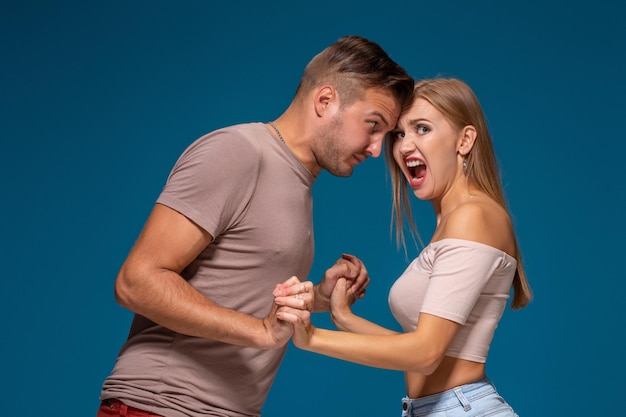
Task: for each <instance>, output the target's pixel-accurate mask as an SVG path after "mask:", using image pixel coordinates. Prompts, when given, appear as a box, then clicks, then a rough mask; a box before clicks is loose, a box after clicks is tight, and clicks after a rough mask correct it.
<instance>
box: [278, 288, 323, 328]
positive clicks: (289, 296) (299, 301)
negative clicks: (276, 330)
mask: <svg viewBox="0 0 626 417" xmlns="http://www.w3.org/2000/svg"><path fill="white" fill-rule="evenodd" d="M273 294H274V303H275V304H276V305H277V306H278V311H277V312H276V317H277V318H278V319H280V320H284V321H286V322H289V323H291V324H294V325H295V324H300V325H301V326H307V325H309V324H310V323H311V311H313V300H314V295H313V283H312V282H310V281H304V282H301V281H300V280H299V279H298V278H297V277H295V276H294V277H291V278H289V279H288V280H287V281H285V282H283V283H282V284H276V287H275V288H274V293H273Z"/></svg>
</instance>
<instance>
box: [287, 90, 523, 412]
mask: <svg viewBox="0 0 626 417" xmlns="http://www.w3.org/2000/svg"><path fill="white" fill-rule="evenodd" d="M387 140H388V143H387V147H386V152H387V160H388V163H389V166H390V168H391V173H392V175H391V178H392V183H393V190H394V192H393V203H394V204H393V207H394V208H393V214H394V218H395V221H396V232H397V237H398V241H399V242H401V243H402V244H404V243H405V239H404V235H403V225H402V220H403V218H406V219H407V221H408V222H409V224H410V226H411V230H412V232H413V233H417V230H416V227H415V224H414V222H413V219H412V216H411V212H410V203H409V201H408V189H409V188H410V189H411V190H412V191H413V194H415V196H416V197H417V198H418V199H420V200H430V201H431V203H432V205H433V208H434V210H435V214H436V219H437V226H436V229H435V231H434V233H433V236H432V239H431V241H430V243H429V244H428V245H427V246H426V247H425V248H424V249H423V250H422V252H421V253H420V255H419V256H418V257H417V258H416V259H415V260H414V261H413V262H412V263H411V264H410V265H409V267H408V268H407V269H406V271H405V272H404V273H403V274H402V276H400V278H399V279H398V280H397V281H396V282H395V284H394V285H393V287H392V288H391V292H390V294H389V303H390V307H391V310H392V312H393V314H394V316H395V317H396V319H397V320H398V321H399V322H400V324H401V325H402V328H403V330H404V333H397V332H394V331H391V330H388V329H385V328H382V327H380V326H378V325H376V324H374V323H371V322H369V321H367V320H365V319H363V318H360V317H358V316H355V315H354V314H353V313H352V311H351V309H350V306H351V304H352V302H353V301H354V299H353V297H352V294H351V291H350V289H349V288H347V285H346V281H345V280H343V279H341V280H339V281H338V282H337V285H336V287H335V289H334V291H333V293H332V296H331V300H330V303H331V312H332V316H331V317H332V320H333V322H334V323H335V325H336V326H337V327H338V328H339V330H340V331H331V330H325V329H317V328H315V327H313V326H312V325H311V324H310V323H303V322H302V320H301V319H298V318H297V317H296V316H295V315H293V314H291V312H290V310H289V308H290V307H289V306H291V307H293V305H294V301H293V298H294V295H295V297H296V298H299V297H300V296H299V295H296V294H295V293H296V292H297V290H296V288H298V286H295V285H294V286H291V287H289V286H287V285H283V286H280V287H278V288H277V289H276V291H275V295H276V303H277V304H278V305H281V306H283V307H281V309H279V313H278V316H279V317H280V318H281V319H283V320H286V321H290V322H292V323H293V324H294V325H295V329H296V331H295V333H294V337H293V341H294V343H295V345H296V346H298V347H300V348H302V349H305V350H309V351H312V352H317V353H320V354H324V355H327V356H331V357H334V358H338V359H343V360H347V361H351V362H355V363H359V364H363V365H367V366H373V367H378V368H385V369H395V370H402V371H404V372H405V379H406V388H407V397H406V398H404V399H403V414H402V415H403V416H418V415H419V416H432V415H437V416H440V415H446V416H457V415H459V416H461V415H463V416H473V415H486V414H482V413H487V412H488V413H489V414H488V415H490V416H516V414H515V412H514V411H513V409H512V408H511V407H510V406H509V405H508V404H507V403H506V402H505V400H504V399H502V398H501V397H500V396H499V395H498V393H497V391H496V390H495V388H494V386H493V385H492V384H491V382H490V380H489V379H488V378H487V377H486V376H485V362H486V359H487V353H488V350H489V346H490V344H491V341H492V339H493V334H494V331H495V328H496V327H497V324H498V321H499V320H500V318H501V317H502V313H503V311H504V308H505V304H506V300H507V299H508V298H509V292H510V290H511V287H513V290H514V295H513V299H512V302H511V306H512V308H513V309H518V308H522V307H524V306H526V304H527V303H528V302H529V301H530V299H531V298H532V294H531V290H530V287H529V285H528V282H527V281H526V277H525V274H524V269H523V266H522V261H521V255H520V251H519V248H518V244H517V239H516V237H515V233H514V230H513V225H512V223H511V218H510V215H509V212H508V209H507V206H506V202H505V199H504V193H503V190H502V186H501V182H500V178H499V175H498V169H497V164H496V160H495V155H494V151H493V145H492V142H491V138H490V136H489V132H488V130H487V126H486V122H485V117H484V115H483V112H482V110H481V107H480V104H479V102H478V99H477V98H476V96H475V94H474V93H473V91H472V90H471V88H470V87H469V86H468V85H467V84H465V83H464V82H463V81H460V80H458V79H431V80H423V81H421V82H418V83H417V84H416V85H415V91H414V98H413V101H412V104H411V105H410V106H409V107H408V108H407V109H404V111H403V112H402V115H401V116H400V119H399V120H398V125H397V128H396V129H395V131H394V132H392V134H390V135H389V137H388V139H387ZM418 237H419V235H418ZM303 308H305V306H303ZM305 326H306V327H305ZM438 413H443V414H438Z"/></svg>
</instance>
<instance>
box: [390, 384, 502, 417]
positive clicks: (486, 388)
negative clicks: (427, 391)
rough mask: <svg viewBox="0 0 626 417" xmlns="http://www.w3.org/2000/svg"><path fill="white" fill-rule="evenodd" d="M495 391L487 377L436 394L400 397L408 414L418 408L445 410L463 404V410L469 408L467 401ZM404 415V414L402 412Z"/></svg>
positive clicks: (427, 410)
mask: <svg viewBox="0 0 626 417" xmlns="http://www.w3.org/2000/svg"><path fill="white" fill-rule="evenodd" d="M495 392H496V389H495V387H494V386H493V384H492V383H491V381H490V380H489V379H488V378H486V377H485V378H483V379H481V380H480V381H476V382H472V383H469V384H465V385H461V386H459V387H456V388H452V389H449V390H447V391H443V392H440V393H438V394H433V395H428V396H426V397H421V398H415V399H412V398H408V397H405V398H403V399H402V410H403V411H404V412H405V413H407V415H410V414H409V413H410V412H411V410H415V409H419V410H420V411H422V412H432V411H436V410H445V409H448V408H453V407H458V406H459V404H461V405H462V406H463V409H464V410H466V411H467V410H469V409H471V407H470V405H469V402H470V401H473V400H476V399H478V398H482V397H484V396H487V395H490V394H493V393H495ZM403 415H404V414H403Z"/></svg>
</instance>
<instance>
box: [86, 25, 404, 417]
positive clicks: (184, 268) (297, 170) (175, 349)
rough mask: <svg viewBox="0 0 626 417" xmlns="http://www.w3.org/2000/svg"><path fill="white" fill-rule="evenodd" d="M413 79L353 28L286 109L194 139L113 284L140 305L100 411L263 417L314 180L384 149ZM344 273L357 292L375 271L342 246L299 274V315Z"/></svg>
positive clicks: (282, 344)
mask: <svg viewBox="0 0 626 417" xmlns="http://www.w3.org/2000/svg"><path fill="white" fill-rule="evenodd" d="M412 90H413V80H412V78H411V77H410V76H409V75H408V74H407V73H406V72H405V71H404V70H403V69H402V68H401V67H400V66H398V65H397V64H396V63H395V62H393V61H392V60H391V59H390V58H389V57H388V56H387V54H386V53H385V52H384V51H383V50H382V49H381V48H380V47H379V46H378V45H376V44H375V43H373V42H370V41H368V40H366V39H363V38H360V37H356V36H349V37H343V38H340V39H339V40H338V41H337V42H335V43H334V44H333V45H331V46H329V47H328V48H326V49H325V50H324V51H322V52H321V53H320V54H318V55H317V56H315V57H314V58H313V59H312V60H311V62H310V63H309V64H308V65H307V67H306V68H305V71H304V73H303V76H302V80H301V82H300V85H299V87H298V89H297V91H296V94H295V97H294V99H293V101H292V102H291V104H290V105H289V107H288V108H287V110H286V111H285V112H284V113H283V114H282V115H281V116H280V117H279V118H278V119H277V120H275V121H274V122H269V123H267V124H264V123H248V124H241V125H236V126H230V127H227V128H223V129H219V130H217V131H214V132H211V133H209V134H207V135H205V136H203V137H201V138H200V139H198V140H196V141H195V142H194V143H193V144H192V145H191V146H190V147H189V148H187V150H186V151H185V152H184V153H183V154H182V155H181V157H180V158H179V160H178V161H177V162H176V164H175V166H174V168H173V170H172V172H171V173H170V176H169V178H168V180H167V183H166V185H165V187H164V189H163V191H162V193H161V195H160V196H159V198H158V200H157V202H156V204H155V207H154V209H153V211H152V213H151V214H150V216H149V218H148V220H147V222H146V225H145V227H144V229H143V231H142V232H141V234H140V236H139V238H138V239H137V242H136V243H135V245H134V247H133V248H132V250H131V252H130V254H129V255H128V258H127V259H126V261H125V262H124V264H123V265H122V268H121V269H120V272H119V274H118V277H117V280H116V282H115V293H116V297H117V300H118V302H119V303H120V304H121V305H122V306H124V307H126V308H128V309H130V310H132V311H134V312H135V313H136V314H135V318H134V320H133V323H132V326H131V330H130V334H129V337H128V340H127V342H126V343H125V345H124V346H123V347H122V349H121V351H120V354H119V356H118V358H117V361H116V364H115V367H114V369H113V371H112V373H111V375H110V376H109V377H108V378H107V379H106V381H105V382H104V385H103V389H102V394H101V399H102V406H101V407H100V411H99V414H98V416H99V417H100V416H111V415H113V416H115V415H132V413H139V415H143V416H146V415H161V416H165V417H186V416H229V417H230V416H258V415H260V412H261V409H262V407H263V403H264V402H265V399H266V397H267V394H268V391H269V389H270V386H271V384H272V382H273V381H274V377H275V375H276V372H277V370H278V367H279V365H280V361H281V360H282V358H283V355H284V352H285V349H286V344H287V342H288V341H289V339H290V337H291V335H292V333H293V327H292V325H291V324H289V323H286V322H283V321H280V320H278V319H277V318H276V316H275V313H276V306H275V305H274V303H273V295H272V291H273V289H274V286H275V285H276V284H278V283H280V282H283V281H284V280H286V279H288V278H289V277H291V278H290V279H291V280H294V279H297V278H294V277H307V276H308V274H309V271H310V268H311V265H312V262H313V247H314V245H313V228H312V201H311V187H312V185H313V182H314V180H315V178H316V176H317V175H318V174H319V173H320V172H321V171H322V170H323V169H326V170H328V171H329V172H330V173H332V174H333V175H337V176H349V175H350V174H351V173H352V170H353V169H354V167H355V166H356V165H358V164H359V163H360V162H362V161H363V160H365V159H366V158H367V157H369V156H372V157H378V156H379V155H380V152H381V146H382V140H383V137H384V135H385V134H386V133H387V132H388V131H390V130H391V129H393V128H394V127H395V124H396V120H397V118H398V115H399V114H400V110H401V108H402V107H403V106H404V104H405V103H406V102H407V101H408V100H409V99H410V96H411V94H412ZM341 276H344V277H349V278H350V279H352V285H353V287H352V288H353V291H354V294H355V295H356V296H357V297H359V296H361V295H362V294H363V292H364V291H365V286H366V285H367V284H368V282H369V278H368V277H367V271H366V270H365V268H364V267H363V266H362V263H361V262H360V261H359V260H358V259H357V258H354V257H351V256H345V257H344V258H343V259H340V260H339V261H337V263H336V264H335V266H333V267H332V268H330V269H329V272H327V273H326V274H325V276H324V278H323V279H322V281H321V282H320V283H319V284H318V285H317V286H315V288H314V290H312V288H311V287H312V283H311V282H309V281H306V282H303V283H302V285H301V287H302V288H301V294H297V295H296V296H295V297H294V298H293V303H294V304H293V314H296V315H300V317H302V320H303V321H306V320H308V319H309V317H308V314H309V312H310V311H311V310H312V311H327V310H328V300H329V297H330V294H331V292H332V290H333V288H334V285H335V283H336V281H337V279H338V278H339V277H341ZM313 293H315V295H316V297H314V296H313ZM302 307H304V309H302Z"/></svg>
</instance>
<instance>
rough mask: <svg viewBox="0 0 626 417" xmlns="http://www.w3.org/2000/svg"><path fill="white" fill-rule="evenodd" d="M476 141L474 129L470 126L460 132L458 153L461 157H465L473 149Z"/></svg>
mask: <svg viewBox="0 0 626 417" xmlns="http://www.w3.org/2000/svg"><path fill="white" fill-rule="evenodd" d="M475 141H476V128H475V127H474V126H472V125H467V126H465V127H464V128H463V130H461V138H460V140H459V148H458V152H459V153H460V154H461V155H462V156H467V154H469V153H470V151H471V150H472V148H473V147H474V142H475Z"/></svg>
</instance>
